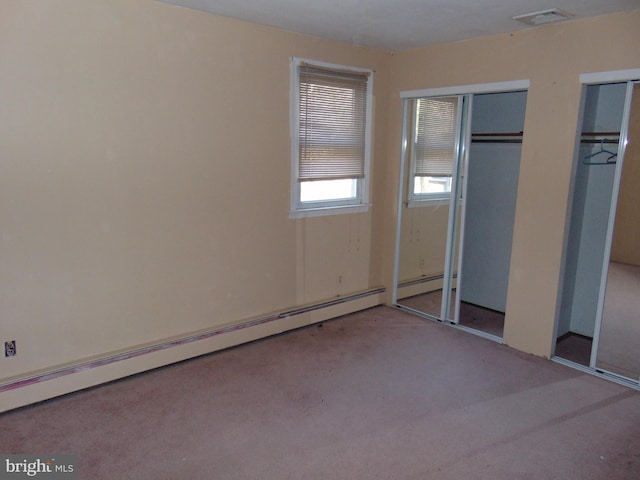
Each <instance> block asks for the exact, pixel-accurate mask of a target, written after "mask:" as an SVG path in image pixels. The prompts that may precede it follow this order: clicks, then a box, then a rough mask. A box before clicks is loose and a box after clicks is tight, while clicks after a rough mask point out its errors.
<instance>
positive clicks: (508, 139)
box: [471, 132, 523, 143]
mask: <svg viewBox="0 0 640 480" xmlns="http://www.w3.org/2000/svg"><path fill="white" fill-rule="evenodd" d="M522 134H523V132H481V133H471V141H472V142H473V143H522Z"/></svg>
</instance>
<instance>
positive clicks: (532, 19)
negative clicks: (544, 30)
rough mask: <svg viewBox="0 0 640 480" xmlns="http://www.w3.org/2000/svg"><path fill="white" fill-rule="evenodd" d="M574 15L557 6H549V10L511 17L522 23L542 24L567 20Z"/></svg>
mask: <svg viewBox="0 0 640 480" xmlns="http://www.w3.org/2000/svg"><path fill="white" fill-rule="evenodd" d="M574 16H575V15H574V14H573V13H569V12H565V11H564V10H560V9H558V8H551V9H549V10H541V11H539V12H532V13H525V14H524V15H518V16H517V17H513V19H514V20H517V21H519V22H522V23H526V24H527V25H544V24H546V23H554V22H561V21H563V20H569V19H570V18H572V17H574Z"/></svg>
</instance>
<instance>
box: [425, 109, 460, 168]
mask: <svg viewBox="0 0 640 480" xmlns="http://www.w3.org/2000/svg"><path fill="white" fill-rule="evenodd" d="M457 112H458V97H443V98H421V99H419V100H417V105H416V125H415V150H414V154H415V173H414V174H415V176H416V177H450V176H451V174H452V170H453V160H454V157H455V153H456V152H455V149H456V137H457V130H458V129H457V124H458V122H457Z"/></svg>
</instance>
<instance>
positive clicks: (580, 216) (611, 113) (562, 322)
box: [555, 82, 640, 384]
mask: <svg viewBox="0 0 640 480" xmlns="http://www.w3.org/2000/svg"><path fill="white" fill-rule="evenodd" d="M584 90H585V94H584V101H583V114H582V122H581V125H582V129H581V136H580V145H579V148H578V149H577V152H578V155H577V159H576V162H575V167H574V179H573V188H572V192H573V193H572V202H571V205H570V210H569V221H568V232H567V236H566V241H565V264H564V274H563V277H562V290H561V299H560V308H559V314H558V321H557V339H556V348H555V355H556V356H557V357H559V358H562V359H564V360H568V361H570V362H572V363H576V364H578V365H583V366H585V367H588V368H590V369H593V370H596V371H599V372H601V373H604V374H608V375H613V376H615V377H619V378H621V379H623V380H628V381H630V382H632V383H635V384H639V383H640V248H639V246H640V215H638V206H639V205H640V189H639V188H638V185H640V149H638V143H640V84H638V83H637V82H620V83H611V84H600V85H588V86H586V87H585V88H584Z"/></svg>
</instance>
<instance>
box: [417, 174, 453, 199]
mask: <svg viewBox="0 0 640 480" xmlns="http://www.w3.org/2000/svg"><path fill="white" fill-rule="evenodd" d="M450 192H451V177H414V184H413V193H414V194H415V195H423V194H428V193H450Z"/></svg>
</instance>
